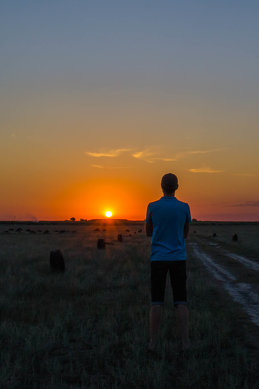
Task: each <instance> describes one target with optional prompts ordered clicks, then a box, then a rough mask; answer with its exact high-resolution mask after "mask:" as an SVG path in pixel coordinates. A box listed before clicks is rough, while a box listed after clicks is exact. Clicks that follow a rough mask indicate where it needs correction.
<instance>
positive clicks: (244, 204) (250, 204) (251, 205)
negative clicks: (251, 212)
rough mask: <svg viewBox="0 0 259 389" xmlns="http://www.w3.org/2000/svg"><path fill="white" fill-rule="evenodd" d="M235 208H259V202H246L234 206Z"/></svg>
mask: <svg viewBox="0 0 259 389" xmlns="http://www.w3.org/2000/svg"><path fill="white" fill-rule="evenodd" d="M232 206H233V207H259V201H245V202H244V203H239V204H233V205H232Z"/></svg>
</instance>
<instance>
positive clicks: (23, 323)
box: [0, 224, 259, 389]
mask: <svg viewBox="0 0 259 389" xmlns="http://www.w3.org/2000/svg"><path fill="white" fill-rule="evenodd" d="M0 227H1V228H0V244H1V250H0V253H1V257H0V266H1V275H0V291H1V295H0V313H1V321H0V342H1V343H0V347H1V372H0V387H1V388H17V389H18V388H19V389H22V388H49V389H51V388H62V389H63V388H64V389H65V388H87V389H90V388H100V389H106V388H107V389H108V388H109V389H111V388H114V389H115V388H116V389H117V388H118V389H124V388H125V389H126V388H127V389H128V388H140V389H141V388H151V389H152V388H154V389H160V388H161V389H164V388H175V389H178V388H179V389H184V388H193V389H203V388H204V389H205V388H206V389H208V388H213V389H214V388H215V389H216V388H220V389H224V388H228V389H233V388H238V389H239V388H242V389H246V388H249V389H250V388H251V389H256V388H257V387H258V386H257V382H258V380H259V374H258V366H257V364H256V363H257V360H258V357H259V355H258V349H256V343H255V342H256V341H258V330H257V328H255V326H254V325H253V324H251V323H250V322H249V320H248V319H247V317H246V315H245V314H244V313H243V311H242V310H241V309H240V308H239V306H238V305H237V304H233V303H232V300H231V298H230V297H229V296H228V295H226V294H225V293H224V291H222V290H221V289H220V288H219V287H218V285H217V282H215V281H214V280H213V279H212V278H211V276H210V275H208V273H207V272H206V270H205V269H204V268H203V267H202V264H201V262H199V261H198V260H197V259H196V258H193V257H192V254H191V251H189V250H188V253H189V258H188V274H189V276H188V294H189V309H190V334H191V341H192V350H191V351H190V352H189V354H188V355H186V356H183V355H181V353H179V351H178V350H179V347H178V346H179V344H178V343H179V342H178V337H177V332H176V325H175V311H174V309H173V304H172V296H171V291H170V289H169V288H168V289H167V292H166V300H165V309H164V314H163V324H162V326H161V331H160V341H159V345H158V349H157V353H156V355H155V356H150V355H149V354H148V353H147V343H148V324H149V323H148V313H149V304H150V295H149V293H150V291H149V250H150V247H149V246H150V240H149V239H148V238H146V237H145V235H144V232H143V231H142V232H138V230H139V229H141V228H143V225H142V224H140V225H137V224H133V225H126V224H125V225H123V224H121V225H115V226H112V225H109V224H107V225H106V224H103V225H99V226H97V225H82V226H66V227H63V226H62V227H61V226H54V225H53V226H44V227H43V226H41V227H37V228H36V227H31V226H29V227H28V226H23V227H22V228H23V231H22V232H20V233H19V232H16V231H10V232H9V233H3V232H4V231H5V230H7V226H0ZM96 227H97V228H99V231H95V229H96ZM16 228H17V226H15V229H16ZM27 228H31V229H33V228H35V231H36V230H37V233H36V234H33V233H30V232H28V231H26V229H27ZM193 228H194V227H192V233H191V235H190V240H191V239H192V234H193ZM226 228H227V227H226ZM38 229H41V230H42V231H41V232H38ZM46 229H48V230H49V233H48V234H44V233H43V231H44V230H46ZM62 229H65V230H67V232H65V233H59V232H55V231H59V230H62ZM104 229H105V231H103V230H104ZM126 229H129V230H130V232H128V231H126ZM195 229H196V230H197V231H196V234H197V233H198V234H201V231H198V227H197V228H196V226H195ZM72 231H75V232H72ZM135 232H136V233H135ZM118 233H122V234H123V238H124V239H123V242H118V241H117V234H118ZM207 233H208V231H206V234H207ZM129 234H131V235H132V236H128V235H129ZM231 234H232V231H231V232H230V230H229V234H228V235H231ZM249 234H250V232H249ZM99 237H104V238H105V239H106V240H107V241H108V242H110V243H112V244H111V245H108V246H107V247H106V249H105V250H97V249H96V240H97V238H99ZM230 244H232V243H230ZM242 247H243V246H242ZM242 247H241V249H242ZM57 248H59V249H61V250H62V252H63V254H64V257H65V262H66V271H65V273H64V274H52V273H51V272H50V270H49V252H50V250H53V249H57ZM254 250H255V251H256V250H257V249H256V248H255V249H254ZM233 318H234V320H233Z"/></svg>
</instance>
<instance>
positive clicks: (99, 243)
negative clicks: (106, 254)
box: [97, 239, 105, 250]
mask: <svg viewBox="0 0 259 389" xmlns="http://www.w3.org/2000/svg"><path fill="white" fill-rule="evenodd" d="M97 248H98V249H99V250H103V249H105V240H104V239H98V240H97Z"/></svg>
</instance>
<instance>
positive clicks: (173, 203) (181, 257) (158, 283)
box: [139, 173, 191, 351]
mask: <svg viewBox="0 0 259 389" xmlns="http://www.w3.org/2000/svg"><path fill="white" fill-rule="evenodd" d="M161 187H162V191H163V194H164V196H163V197H161V198H160V199H159V200H157V201H153V202H152V203H149V204H148V207H147V215H146V235H147V236H150V237H152V242H151V256H150V262H151V269H150V270H151V272H150V275H151V307H150V313H149V320H150V343H149V346H148V348H149V350H150V351H154V349H155V347H156V344H157V339H158V329H159V326H160V322H161V316H162V307H163V304H164V295H165V288H166V276H167V273H168V272H169V273H170V280H171V286H172V290H173V299H174V306H175V307H176V321H177V323H178V325H179V334H180V336H181V341H182V350H183V351H184V350H187V349H188V348H190V339H189V310H188V307H187V294H186V278H187V277H186V260H187V256H186V248H185V239H186V238H187V236H188V232H189V224H190V222H191V214H190V208H189V205H188V204H187V203H184V202H182V201H179V200H178V199H177V198H176V197H175V191H176V190H177V188H178V179H177V177H176V175H175V174H172V173H168V174H165V175H164V176H163V177H162V180H161ZM139 231H142V230H139ZM174 332H176V331H174Z"/></svg>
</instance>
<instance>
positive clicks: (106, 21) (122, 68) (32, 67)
mask: <svg viewBox="0 0 259 389" xmlns="http://www.w3.org/2000/svg"><path fill="white" fill-rule="evenodd" d="M0 48H1V65H0V151H1V153H0V158H1V164H0V188H1V195H0V220H14V219H15V220H36V219H37V220H57V219H59V220H64V219H67V218H70V217H72V216H73V217H76V218H77V219H78V218H87V219H91V218H100V217H104V214H105V212H106V211H107V210H111V211H112V212H113V217H114V218H127V219H139V220H143V219H144V218H145V214H146V207H147V204H148V203H149V202H150V201H154V200H156V199H159V198H160V197H161V196H162V192H161V188H160V181H161V177H162V175H163V174H165V173H168V172H173V173H175V174H177V176H178V177H179V190H178V191H177V192H176V197H177V198H178V199H180V200H183V201H186V202H188V203H189V205H190V208H191V214H192V218H196V219H199V220H257V221H259V2H258V1H255V0H254V1H252V0H247V1H243V0H242V1H240V0H228V1H226V0H224V1H222V0H218V1H214V0H213V1H212V0H203V1H201V0H195V1H193V0H189V1H187V0H182V1H179V0H177V1H176V0H161V1H157V0H146V1H143V0H130V1H126V0H125V1H124V0H117V1H114V0H109V1H107V0H101V1H99V0H89V1H88V0H77V1H72V0H70V1H68V0H59V1H57V0H41V1H40V0H28V1H21V0H11V1H8V0H6V1H1V5H0Z"/></svg>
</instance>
